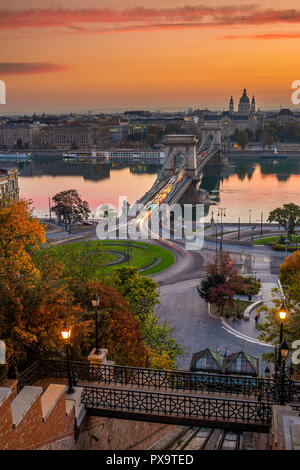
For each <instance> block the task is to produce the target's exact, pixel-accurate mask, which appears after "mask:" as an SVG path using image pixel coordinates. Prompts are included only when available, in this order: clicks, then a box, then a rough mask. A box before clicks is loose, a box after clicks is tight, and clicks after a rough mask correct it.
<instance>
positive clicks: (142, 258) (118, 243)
mask: <svg viewBox="0 0 300 470" xmlns="http://www.w3.org/2000/svg"><path fill="white" fill-rule="evenodd" d="M89 244H90V245H91V246H92V245H93V244H95V246H98V247H99V245H100V247H101V248H102V249H103V251H104V252H105V253H107V254H109V252H110V251H118V252H120V253H127V251H128V250H127V246H128V247H129V258H130V259H129V262H128V261H127V262H123V263H120V264H116V265H113V266H104V267H103V269H101V270H98V271H97V272H99V274H100V273H103V271H104V272H105V273H107V274H111V273H112V272H113V270H114V269H116V268H118V267H121V266H124V265H125V266H135V267H137V268H138V269H140V268H144V267H145V266H148V265H149V264H150V263H152V262H153V261H154V260H155V258H160V262H159V263H158V264H156V265H155V266H153V267H150V268H149V269H146V270H143V271H141V274H154V273H158V272H160V271H163V270H164V269H167V268H168V267H170V266H171V265H172V264H173V263H174V261H175V257H174V255H173V254H172V253H171V252H170V251H169V250H167V249H165V248H162V247H160V246H158V245H154V244H149V243H144V242H136V241H128V242H126V241H122V240H103V241H100V240H99V241H93V242H89ZM139 247H141V248H139ZM66 249H67V250H68V252H69V253H70V252H71V253H72V252H73V253H74V255H75V253H78V250H80V251H81V250H83V249H84V244H83V243H82V242H78V243H72V244H67V245H59V246H51V247H50V250H51V251H54V252H55V253H56V254H57V255H59V253H61V254H62V253H63V251H64V250H66ZM119 257H120V256H118V255H117V254H115V253H111V255H109V258H108V260H107V263H109V262H112V261H113V260H114V259H116V258H119Z"/></svg>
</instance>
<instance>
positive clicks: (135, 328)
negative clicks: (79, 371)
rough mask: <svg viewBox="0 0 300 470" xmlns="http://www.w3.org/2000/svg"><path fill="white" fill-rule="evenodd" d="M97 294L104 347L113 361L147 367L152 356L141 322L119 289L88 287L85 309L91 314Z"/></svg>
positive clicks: (91, 285) (84, 299)
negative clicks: (148, 349)
mask: <svg viewBox="0 0 300 470" xmlns="http://www.w3.org/2000/svg"><path fill="white" fill-rule="evenodd" d="M94 293H97V294H98V295H99V296H100V304H99V327H100V328H99V331H100V345H101V347H102V348H105V349H108V352H109V359H111V360H113V361H115V363H116V364H123V365H129V366H139V367H145V366H146V364H147V363H148V352H147V348H146V345H145V341H144V339H143V336H142V333H141V327H140V321H139V320H138V318H137V317H136V316H135V314H134V312H133V311H132V309H131V308H130V306H129V304H128V302H127V301H125V300H124V299H123V297H122V296H121V295H120V294H119V292H118V291H117V289H115V288H113V287H110V286H107V285H105V284H102V283H100V282H98V281H90V282H88V283H87V284H86V289H85V290H84V298H83V299H82V307H85V308H86V309H87V310H89V311H90V312H91V313H92V312H93V309H92V307H91V299H92V297H93V295H94Z"/></svg>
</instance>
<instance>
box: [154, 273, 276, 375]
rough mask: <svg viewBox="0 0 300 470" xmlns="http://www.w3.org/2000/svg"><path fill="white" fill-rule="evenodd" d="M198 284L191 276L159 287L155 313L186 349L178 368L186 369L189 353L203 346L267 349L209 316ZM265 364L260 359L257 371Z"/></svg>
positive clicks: (223, 349)
mask: <svg viewBox="0 0 300 470" xmlns="http://www.w3.org/2000/svg"><path fill="white" fill-rule="evenodd" d="M198 284H199V279H198V280H197V279H192V280H188V281H179V282H176V283H173V284H169V285H164V286H161V287H159V292H160V304H159V305H157V307H156V313H157V314H158V316H159V319H160V321H161V322H167V323H168V324H169V325H170V326H171V329H172V336H173V338H175V340H176V341H177V342H179V343H180V344H181V346H182V347H183V348H184V350H185V352H186V355H185V357H181V358H179V359H178V360H177V368H178V369H189V366H190V362H191V359H192V355H193V354H194V353H195V352H198V351H201V350H202V349H206V348H210V349H213V350H216V349H217V348H220V350H221V352H222V353H223V354H225V353H226V354H231V353H233V352H237V351H241V350H243V351H246V352H248V353H249V354H252V355H254V356H256V357H260V356H261V354H262V353H266V352H270V350H271V348H270V346H269V345H264V344H261V343H259V342H258V341H257V340H256V339H255V338H253V337H250V336H249V337H248V336H246V335H243V334H242V333H240V332H239V331H237V330H235V329H233V330H232V329H231V328H230V327H228V326H227V325H226V324H225V323H224V322H222V319H220V318H214V317H212V316H210V315H209V314H208V307H207V304H206V303H205V302H204V300H203V299H202V298H201V297H200V296H199V294H198V291H197V285H198ZM265 367H266V363H263V362H261V361H260V372H261V374H263V373H264V369H265Z"/></svg>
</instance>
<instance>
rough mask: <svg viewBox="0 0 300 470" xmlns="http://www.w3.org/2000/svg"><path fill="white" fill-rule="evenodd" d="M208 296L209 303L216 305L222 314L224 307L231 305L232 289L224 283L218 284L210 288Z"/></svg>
mask: <svg viewBox="0 0 300 470" xmlns="http://www.w3.org/2000/svg"><path fill="white" fill-rule="evenodd" d="M209 296H210V301H211V303H212V304H214V305H216V306H217V307H218V309H219V312H220V313H221V315H223V313H224V307H225V306H226V305H233V299H234V290H233V289H232V288H231V287H230V285H228V284H226V283H224V284H218V285H216V286H215V287H212V288H211V289H210V291H209Z"/></svg>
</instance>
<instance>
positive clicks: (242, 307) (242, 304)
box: [213, 299, 253, 317]
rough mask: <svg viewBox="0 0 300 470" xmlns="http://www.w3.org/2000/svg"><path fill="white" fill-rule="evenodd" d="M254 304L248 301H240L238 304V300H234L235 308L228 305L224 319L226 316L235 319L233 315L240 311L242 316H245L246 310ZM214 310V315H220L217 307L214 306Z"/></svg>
mask: <svg viewBox="0 0 300 470" xmlns="http://www.w3.org/2000/svg"><path fill="white" fill-rule="evenodd" d="M252 303H253V302H248V300H240V301H239V303H238V300H237V299H234V304H233V306H232V307H231V306H229V305H226V307H225V308H224V317H225V316H226V315H229V316H230V317H233V315H234V314H235V313H236V314H237V312H238V310H239V312H240V314H241V315H243V313H244V310H246V308H247V307H248V306H249V305H251V304H252ZM213 309H214V313H218V309H217V308H216V306H215V305H214V306H213Z"/></svg>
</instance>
